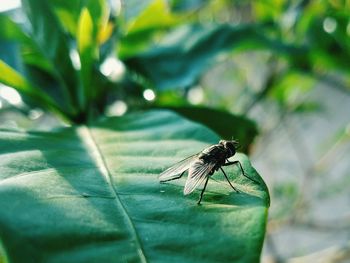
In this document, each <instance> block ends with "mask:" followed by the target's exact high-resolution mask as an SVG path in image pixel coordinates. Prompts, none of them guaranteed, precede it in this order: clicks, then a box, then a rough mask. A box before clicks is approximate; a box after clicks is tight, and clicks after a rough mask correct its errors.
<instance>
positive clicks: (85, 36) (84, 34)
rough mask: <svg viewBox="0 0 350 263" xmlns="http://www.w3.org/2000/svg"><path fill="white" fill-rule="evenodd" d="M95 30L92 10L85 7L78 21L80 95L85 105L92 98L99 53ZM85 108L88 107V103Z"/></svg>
mask: <svg viewBox="0 0 350 263" xmlns="http://www.w3.org/2000/svg"><path fill="white" fill-rule="evenodd" d="M93 30H94V29H93V22H92V18H91V15H90V12H89V10H88V9H87V8H83V9H82V11H81V15H80V19H79V23H78V32H77V45H78V51H79V55H80V61H81V70H80V74H81V79H82V83H83V89H82V90H81V92H82V94H81V95H80V97H81V98H82V101H83V104H84V105H85V104H86V103H87V102H86V100H89V99H91V91H92V87H91V82H92V81H91V75H92V68H93V62H94V58H95V54H96V53H97V52H96V51H97V50H96V48H95V39H94V33H93ZM84 108H87V107H86V105H85V106H84Z"/></svg>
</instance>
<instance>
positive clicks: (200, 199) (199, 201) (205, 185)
mask: <svg viewBox="0 0 350 263" xmlns="http://www.w3.org/2000/svg"><path fill="white" fill-rule="evenodd" d="M208 180H209V176H208V177H207V180H206V181H205V184H204V187H203V189H202V192H201V196H200V197H199V200H198V202H197V205H200V204H201V201H202V198H203V194H204V191H205V188H207V184H208Z"/></svg>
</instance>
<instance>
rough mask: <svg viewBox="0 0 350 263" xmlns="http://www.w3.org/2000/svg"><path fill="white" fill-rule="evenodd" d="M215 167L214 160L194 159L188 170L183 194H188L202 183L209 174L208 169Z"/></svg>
mask: <svg viewBox="0 0 350 263" xmlns="http://www.w3.org/2000/svg"><path fill="white" fill-rule="evenodd" d="M214 167H215V162H209V163H205V162H203V160H199V159H198V160H196V161H195V162H194V163H193V164H192V165H191V166H190V168H189V170H188V177H187V181H186V184H185V188H184V195H188V194H190V193H192V192H193V191H194V189H196V187H197V186H198V185H200V184H201V183H203V182H204V181H205V179H207V177H208V176H209V173H210V171H211V170H212V169H213V168H214Z"/></svg>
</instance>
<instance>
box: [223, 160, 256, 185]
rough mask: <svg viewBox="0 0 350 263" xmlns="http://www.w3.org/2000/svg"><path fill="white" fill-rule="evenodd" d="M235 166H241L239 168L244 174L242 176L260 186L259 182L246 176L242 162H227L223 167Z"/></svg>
mask: <svg viewBox="0 0 350 263" xmlns="http://www.w3.org/2000/svg"><path fill="white" fill-rule="evenodd" d="M235 164H238V165H239V168H240V169H241V172H242V175H243V176H244V177H246V178H248V179H249V180H251V181H253V182H254V183H256V184H260V183H259V182H258V181H257V180H255V179H253V178H251V177H249V176H248V175H246V174H245V172H244V170H243V167H242V164H241V163H240V161H234V162H230V161H227V162H226V163H225V164H223V165H222V166H229V165H235Z"/></svg>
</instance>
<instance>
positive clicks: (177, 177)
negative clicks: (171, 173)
mask: <svg viewBox="0 0 350 263" xmlns="http://www.w3.org/2000/svg"><path fill="white" fill-rule="evenodd" d="M185 172H186V171H183V172H182V173H181V174H180V175H179V176H176V177H174V178H171V179H168V180H163V181H160V182H161V183H165V182H169V181H172V180H176V179H179V178H181V177H182V176H183V175H184V173H185Z"/></svg>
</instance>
